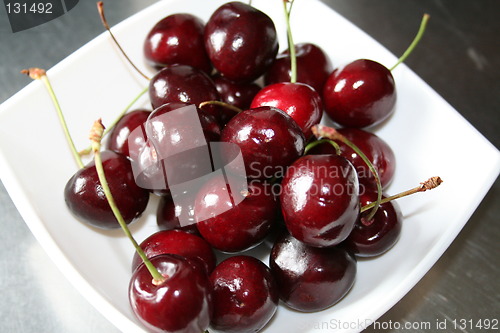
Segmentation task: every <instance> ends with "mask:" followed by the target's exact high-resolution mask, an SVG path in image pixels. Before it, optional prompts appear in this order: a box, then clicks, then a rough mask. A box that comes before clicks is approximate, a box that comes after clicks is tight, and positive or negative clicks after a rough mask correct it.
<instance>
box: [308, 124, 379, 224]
mask: <svg viewBox="0 0 500 333" xmlns="http://www.w3.org/2000/svg"><path fill="white" fill-rule="evenodd" d="M311 130H312V132H313V134H314V136H316V137H317V138H321V137H325V138H328V139H331V140H339V141H342V142H343V143H344V144H346V145H347V146H348V147H349V148H351V149H352V150H354V152H355V153H356V154H358V156H359V157H361V159H362V160H363V162H365V164H366V165H367V166H368V168H369V169H370V172H371V173H372V174H373V177H374V178H375V183H376V185H377V200H376V201H375V202H374V204H373V209H372V210H371V211H370V214H368V216H367V217H366V220H368V221H370V220H371V219H373V217H374V216H375V213H376V212H377V210H378V207H379V206H380V202H381V201H382V184H381V183H380V177H379V175H378V172H377V170H376V169H375V167H374V166H373V163H372V162H371V161H370V160H369V159H368V157H366V155H365V154H364V153H363V152H362V151H361V149H359V148H358V147H357V146H356V145H355V144H354V143H352V142H351V140H349V139H347V138H346V137H345V136H343V135H342V134H340V133H339V132H338V131H337V130H336V129H334V128H332V127H328V126H324V125H320V124H318V125H314V126H313V127H312V128H311Z"/></svg>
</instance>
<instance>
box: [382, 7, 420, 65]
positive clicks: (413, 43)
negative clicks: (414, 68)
mask: <svg viewBox="0 0 500 333" xmlns="http://www.w3.org/2000/svg"><path fill="white" fill-rule="evenodd" d="M429 18H430V15H429V14H424V16H423V17H422V22H421V23H420V28H419V29H418V32H417V35H416V36H415V38H414V39H413V42H411V44H410V46H409V47H408V48H407V49H406V51H405V53H403V55H402V56H401V57H400V58H399V59H398V61H397V62H396V64H395V65H394V66H392V67H391V69H389V70H390V71H391V72H392V70H393V69H394V68H396V67H397V66H398V65H399V64H400V63H402V62H403V61H405V60H406V58H408V56H409V55H410V54H411V53H412V52H413V49H415V47H416V46H417V44H418V43H419V42H420V39H422V36H423V35H424V32H425V28H426V27H427V22H428V21H429Z"/></svg>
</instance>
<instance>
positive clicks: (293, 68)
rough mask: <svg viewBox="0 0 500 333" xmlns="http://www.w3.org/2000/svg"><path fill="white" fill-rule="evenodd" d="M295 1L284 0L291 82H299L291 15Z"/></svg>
mask: <svg viewBox="0 0 500 333" xmlns="http://www.w3.org/2000/svg"><path fill="white" fill-rule="evenodd" d="M293 1H294V0H283V8H284V10H285V22H286V33H287V41H288V51H289V52H290V71H291V74H290V82H291V83H296V82H297V56H296V54H295V44H294V43H293V36H292V28H291V25H290V14H291V12H292V6H293Z"/></svg>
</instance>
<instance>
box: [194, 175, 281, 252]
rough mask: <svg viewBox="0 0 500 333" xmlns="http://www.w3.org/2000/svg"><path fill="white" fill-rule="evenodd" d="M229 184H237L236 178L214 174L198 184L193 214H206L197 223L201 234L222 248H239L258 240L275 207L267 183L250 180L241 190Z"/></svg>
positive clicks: (251, 245)
mask: <svg viewBox="0 0 500 333" xmlns="http://www.w3.org/2000/svg"><path fill="white" fill-rule="evenodd" d="M233 184H237V180H236V179H232V180H229V181H225V180H224V177H214V178H213V179H211V180H210V181H208V182H207V183H206V184H205V185H204V186H203V187H202V188H201V190H200V192H199V193H198V195H197V197H196V201H195V206H194V208H195V215H196V216H197V218H200V216H203V217H205V216H209V218H206V219H204V220H202V221H200V222H198V224H197V227H198V231H199V232H200V234H201V236H202V237H203V238H205V240H206V241H207V242H208V243H210V245H212V246H213V247H214V248H216V249H218V250H221V251H224V252H240V251H243V250H247V249H249V248H251V247H254V246H256V245H258V244H260V243H261V242H262V241H263V240H264V238H265V237H266V236H267V234H268V233H269V230H270V229H271V226H272V224H273V222H274V220H275V218H276V213H277V209H278V205H277V203H276V201H275V198H274V195H273V193H272V192H271V187H270V186H269V185H267V184H264V183H260V182H257V181H252V182H250V183H249V184H248V188H247V191H245V192H243V190H241V191H240V190H239V189H237V188H233V187H232V186H231V185H233Z"/></svg>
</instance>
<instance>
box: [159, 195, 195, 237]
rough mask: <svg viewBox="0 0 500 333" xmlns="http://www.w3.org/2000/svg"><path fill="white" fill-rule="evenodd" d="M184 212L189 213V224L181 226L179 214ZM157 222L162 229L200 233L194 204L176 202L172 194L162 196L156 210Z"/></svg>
mask: <svg viewBox="0 0 500 333" xmlns="http://www.w3.org/2000/svg"><path fill="white" fill-rule="evenodd" d="M182 214H187V216H188V220H189V224H187V225H184V226H181V222H180V221H179V216H181V215H182ZM156 223H157V224H158V227H159V228H160V229H162V230H172V229H175V230H177V229H179V230H182V231H185V232H189V233H191V234H195V235H198V234H199V232H198V228H197V227H196V220H195V218H194V208H193V206H192V205H189V204H187V205H186V204H182V205H180V204H175V203H174V200H173V199H172V197H171V196H170V195H164V196H162V197H161V198H160V203H159V204H158V208H157V210H156Z"/></svg>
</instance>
